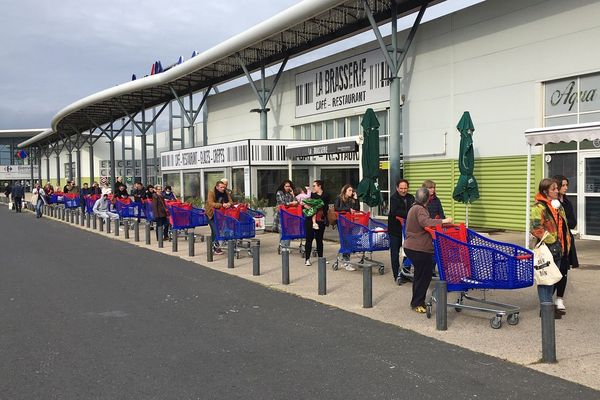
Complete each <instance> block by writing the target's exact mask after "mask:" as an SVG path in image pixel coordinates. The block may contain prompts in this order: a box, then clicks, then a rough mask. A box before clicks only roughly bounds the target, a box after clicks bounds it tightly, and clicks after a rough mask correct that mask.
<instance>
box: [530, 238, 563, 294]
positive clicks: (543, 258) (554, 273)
mask: <svg viewBox="0 0 600 400" xmlns="http://www.w3.org/2000/svg"><path fill="white" fill-rule="evenodd" d="M547 235H548V232H546V233H545V234H544V236H543V237H542V239H541V240H540V242H539V243H538V244H537V245H536V246H535V247H534V248H533V268H534V271H533V279H534V280H535V283H536V284H537V285H543V286H551V285H554V284H555V283H557V282H558V281H560V280H561V279H562V273H561V272H560V269H558V267H557V266H556V263H555V262H554V256H553V255H552V252H551V251H550V249H549V248H548V246H547V245H546V243H544V239H545V238H546V236H547Z"/></svg>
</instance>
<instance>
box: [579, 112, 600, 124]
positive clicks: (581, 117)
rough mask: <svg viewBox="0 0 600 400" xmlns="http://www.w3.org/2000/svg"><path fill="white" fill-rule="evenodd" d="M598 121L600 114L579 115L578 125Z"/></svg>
mask: <svg viewBox="0 0 600 400" xmlns="http://www.w3.org/2000/svg"><path fill="white" fill-rule="evenodd" d="M598 121H600V113H597V112H596V113H587V114H580V115H579V123H581V124H583V123H585V122H598Z"/></svg>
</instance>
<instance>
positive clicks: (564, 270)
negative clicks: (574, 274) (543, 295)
mask: <svg viewBox="0 0 600 400" xmlns="http://www.w3.org/2000/svg"><path fill="white" fill-rule="evenodd" d="M556 265H558V269H560V273H561V274H562V276H563V277H562V279H561V280H560V281H558V282H557V283H555V284H554V292H555V293H556V295H557V296H558V297H564V295H565V290H566V289H567V274H568V273H569V256H568V255H567V256H563V257H562V258H561V260H560V265H559V264H558V263H556Z"/></svg>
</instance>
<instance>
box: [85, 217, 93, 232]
mask: <svg viewBox="0 0 600 400" xmlns="http://www.w3.org/2000/svg"><path fill="white" fill-rule="evenodd" d="M91 219H92V217H91V215H90V214H85V227H86V228H88V229H90V222H91Z"/></svg>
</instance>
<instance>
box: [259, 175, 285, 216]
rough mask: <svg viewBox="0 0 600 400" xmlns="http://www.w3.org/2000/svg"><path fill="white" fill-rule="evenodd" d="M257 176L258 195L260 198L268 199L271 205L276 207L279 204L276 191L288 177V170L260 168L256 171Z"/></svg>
mask: <svg viewBox="0 0 600 400" xmlns="http://www.w3.org/2000/svg"><path fill="white" fill-rule="evenodd" d="M256 178H257V180H258V182H257V194H256V197H257V198H258V199H259V200H260V199H267V201H268V205H269V207H274V206H275V205H276V204H277V202H276V201H275V193H276V192H277V188H278V187H279V185H281V182H283V181H284V180H285V179H287V178H288V170H287V169H259V170H257V171H256Z"/></svg>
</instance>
